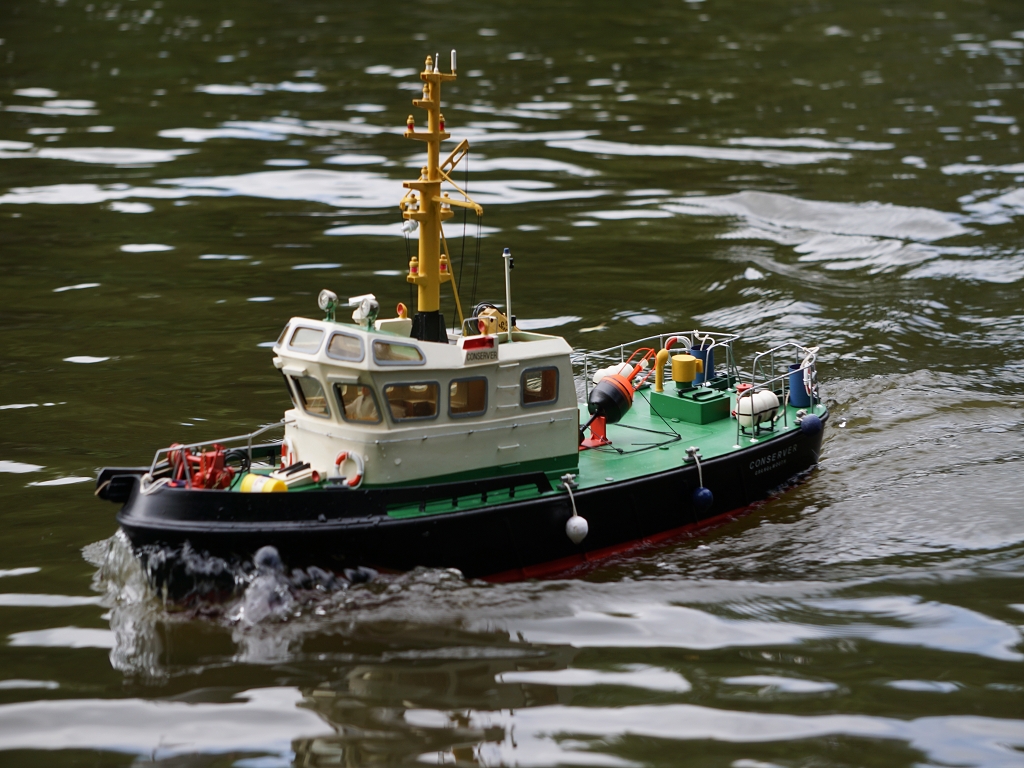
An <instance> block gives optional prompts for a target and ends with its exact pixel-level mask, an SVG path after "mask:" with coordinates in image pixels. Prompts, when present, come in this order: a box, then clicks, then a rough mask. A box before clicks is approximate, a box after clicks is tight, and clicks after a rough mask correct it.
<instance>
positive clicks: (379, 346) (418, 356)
mask: <svg viewBox="0 0 1024 768" xmlns="http://www.w3.org/2000/svg"><path fill="white" fill-rule="evenodd" d="M373 362H375V363H377V364H378V365H423V364H424V363H425V362H426V359H425V358H424V357H423V352H422V351H420V348H419V347H416V346H413V345H412V344H395V343H393V342H390V341H380V340H377V341H374V342H373Z"/></svg>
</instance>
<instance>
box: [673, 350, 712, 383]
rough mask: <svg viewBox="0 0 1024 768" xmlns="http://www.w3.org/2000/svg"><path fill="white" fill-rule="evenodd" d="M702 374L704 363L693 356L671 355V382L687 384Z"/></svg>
mask: <svg viewBox="0 0 1024 768" xmlns="http://www.w3.org/2000/svg"><path fill="white" fill-rule="evenodd" d="M698 373H704V361H703V360H699V359H698V358H696V357H694V356H693V355H672V381H674V382H676V384H689V383H690V382H691V381H693V380H694V379H696V378H697V374H698Z"/></svg>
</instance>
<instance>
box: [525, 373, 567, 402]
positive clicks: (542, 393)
mask: <svg viewBox="0 0 1024 768" xmlns="http://www.w3.org/2000/svg"><path fill="white" fill-rule="evenodd" d="M519 384H520V387H521V390H522V396H523V405H525V406H531V405H544V404H545V403H553V402H555V401H556V400H557V399H558V369H557V368H553V367H552V368H530V369H528V370H525V371H523V376H522V378H521V379H520V381H519Z"/></svg>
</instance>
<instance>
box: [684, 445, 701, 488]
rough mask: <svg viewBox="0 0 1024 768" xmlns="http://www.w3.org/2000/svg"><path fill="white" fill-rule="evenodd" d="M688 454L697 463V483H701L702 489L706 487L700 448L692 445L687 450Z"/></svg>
mask: <svg viewBox="0 0 1024 768" xmlns="http://www.w3.org/2000/svg"><path fill="white" fill-rule="evenodd" d="M686 454H687V455H688V456H689V457H690V458H691V459H693V460H694V461H695V462H697V481H698V482H699V483H700V487H701V488H703V487H704V470H703V469H701V466H700V448H698V447H697V446H695V445H691V446H690V447H689V448H687V449H686Z"/></svg>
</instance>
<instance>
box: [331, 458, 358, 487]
mask: <svg viewBox="0 0 1024 768" xmlns="http://www.w3.org/2000/svg"><path fill="white" fill-rule="evenodd" d="M346 461H351V462H352V463H354V464H355V465H356V473H355V474H354V475H352V477H348V476H347V475H346V476H344V477H342V474H341V465H342V464H344V463H345V462H346ZM364 471H365V465H364V464H363V457H362V456H360V455H359V454H358V453H356V452H355V451H342V452H341V453H339V454H338V455H337V457H335V459H334V478H335V479H336V480H342V481H344V483H345V485H347V486H348V487H349V488H358V487H359V486H360V485H362V484H363V473H364Z"/></svg>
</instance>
